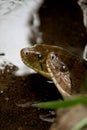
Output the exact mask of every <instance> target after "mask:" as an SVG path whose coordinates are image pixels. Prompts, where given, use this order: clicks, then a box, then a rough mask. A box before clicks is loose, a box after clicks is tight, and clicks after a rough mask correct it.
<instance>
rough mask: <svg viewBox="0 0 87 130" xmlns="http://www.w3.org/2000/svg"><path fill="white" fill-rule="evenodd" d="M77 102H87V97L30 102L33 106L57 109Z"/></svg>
mask: <svg viewBox="0 0 87 130" xmlns="http://www.w3.org/2000/svg"><path fill="white" fill-rule="evenodd" d="M77 104H87V97H79V98H75V99H70V100H65V101H62V100H60V101H58V100H56V101H49V102H41V103H36V104H32V106H33V107H38V108H45V109H58V108H67V107H71V106H74V105H77Z"/></svg>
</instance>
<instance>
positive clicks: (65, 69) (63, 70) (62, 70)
mask: <svg viewBox="0 0 87 130" xmlns="http://www.w3.org/2000/svg"><path fill="white" fill-rule="evenodd" d="M67 70H68V68H67V67H66V66H65V65H63V66H61V68H60V71H61V72H66V71H67Z"/></svg>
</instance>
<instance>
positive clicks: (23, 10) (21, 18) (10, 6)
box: [0, 0, 43, 75]
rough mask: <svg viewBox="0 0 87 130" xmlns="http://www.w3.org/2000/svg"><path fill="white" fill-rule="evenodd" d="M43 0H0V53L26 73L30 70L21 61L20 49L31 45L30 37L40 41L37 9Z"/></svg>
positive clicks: (21, 73)
mask: <svg viewBox="0 0 87 130" xmlns="http://www.w3.org/2000/svg"><path fill="white" fill-rule="evenodd" d="M42 3H43V0H0V53H5V56H3V57H4V58H5V59H7V60H8V61H10V62H12V63H13V64H14V65H16V66H17V67H18V68H19V70H18V71H17V72H16V75H26V74H28V73H30V70H28V68H27V67H26V66H25V65H24V64H23V63H22V61H21V58H20V50H21V49H22V48H24V47H26V46H29V47H30V46H31V45H32V44H31V39H34V40H35V42H36V43H41V40H42V38H41V32H40V31H39V26H40V19H39V16H38V10H39V8H40V7H41V5H42Z"/></svg>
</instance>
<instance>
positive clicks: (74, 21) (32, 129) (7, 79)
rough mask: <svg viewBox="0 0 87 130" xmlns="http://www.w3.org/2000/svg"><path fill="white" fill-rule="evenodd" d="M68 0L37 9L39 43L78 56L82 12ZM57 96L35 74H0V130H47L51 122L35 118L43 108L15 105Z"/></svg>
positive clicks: (83, 37) (82, 30)
mask: <svg viewBox="0 0 87 130" xmlns="http://www.w3.org/2000/svg"><path fill="white" fill-rule="evenodd" d="M64 1H65V2H64ZM69 1H70V0H62V1H61V0H60V2H58V3H57V1H56V0H54V1H53V2H51V1H50V0H47V1H45V3H44V4H43V6H42V8H41V9H40V18H41V31H42V32H43V42H44V43H45V44H55V45H60V46H63V47H64V48H67V49H69V50H70V51H72V52H74V53H76V54H78V55H80V56H82V51H83V48H84V45H85V44H86V31H85V28H84V26H83V20H82V12H81V10H80V8H79V6H78V5H77V4H76V1H74V0H71V1H70V2H69ZM61 43H63V44H61ZM5 71H6V70H5ZM58 96H59V95H58V92H57V91H56V88H55V86H54V85H53V84H49V83H47V80H46V79H45V78H43V77H42V76H40V75H38V74H32V75H29V76H26V77H15V76H13V75H12V74H9V73H4V74H1V73H0V130H48V129H49V127H50V125H51V123H47V122H44V121H42V120H41V119H40V118H39V116H40V115H41V114H46V113H48V111H47V110H39V109H36V108H32V107H27V108H22V107H18V106H17V105H16V104H17V103H18V104H21V103H26V102H36V101H38V102H39V101H48V100H54V99H58Z"/></svg>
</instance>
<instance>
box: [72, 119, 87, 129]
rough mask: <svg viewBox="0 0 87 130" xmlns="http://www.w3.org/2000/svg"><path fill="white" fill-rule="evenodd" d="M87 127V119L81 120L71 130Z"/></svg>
mask: <svg viewBox="0 0 87 130" xmlns="http://www.w3.org/2000/svg"><path fill="white" fill-rule="evenodd" d="M86 125H87V117H86V118H84V119H82V120H81V121H80V122H79V123H78V124H77V125H76V126H75V127H74V128H73V129H72V130H82V128H83V127H84V126H86Z"/></svg>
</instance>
